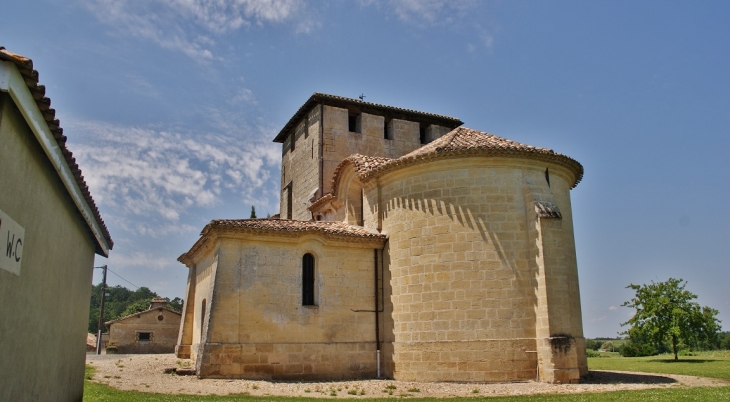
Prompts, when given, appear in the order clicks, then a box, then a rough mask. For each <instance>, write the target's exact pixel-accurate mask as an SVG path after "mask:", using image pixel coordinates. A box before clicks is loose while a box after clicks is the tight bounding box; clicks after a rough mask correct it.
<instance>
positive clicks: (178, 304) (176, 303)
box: [167, 297, 185, 313]
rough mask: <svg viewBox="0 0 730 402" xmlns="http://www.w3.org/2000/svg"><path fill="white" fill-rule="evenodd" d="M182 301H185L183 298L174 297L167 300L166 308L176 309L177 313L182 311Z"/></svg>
mask: <svg viewBox="0 0 730 402" xmlns="http://www.w3.org/2000/svg"><path fill="white" fill-rule="evenodd" d="M184 303H185V301H184V300H183V299H181V298H179V297H176V298H174V299H172V300H170V301H169V302H167V308H169V309H170V310H173V311H177V312H178V313H182V309H183V304H184Z"/></svg>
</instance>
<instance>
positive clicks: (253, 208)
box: [249, 205, 256, 219]
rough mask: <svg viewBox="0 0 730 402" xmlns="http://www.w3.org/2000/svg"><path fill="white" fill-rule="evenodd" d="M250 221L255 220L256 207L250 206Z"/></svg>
mask: <svg viewBox="0 0 730 402" xmlns="http://www.w3.org/2000/svg"><path fill="white" fill-rule="evenodd" d="M249 218H250V219H256V207H254V206H253V205H251V216H249Z"/></svg>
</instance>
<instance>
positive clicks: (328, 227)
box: [201, 218, 386, 239]
mask: <svg viewBox="0 0 730 402" xmlns="http://www.w3.org/2000/svg"><path fill="white" fill-rule="evenodd" d="M214 228H241V229H253V230H256V231H271V232H289V233H294V232H320V233H325V234H331V235H337V236H347V237H362V238H373V239H385V238H386V236H385V235H383V234H380V233H377V232H371V231H370V230H367V229H365V228H363V227H361V226H353V225H348V224H346V223H343V222H321V221H297V220H289V219H267V218H263V219H216V220H213V221H211V222H210V223H209V224H208V225H207V226H206V227H205V228H204V229H203V232H202V233H201V234H202V235H205V234H207V233H208V232H209V231H210V230H212V229H214Z"/></svg>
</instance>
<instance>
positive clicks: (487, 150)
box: [333, 127, 583, 188]
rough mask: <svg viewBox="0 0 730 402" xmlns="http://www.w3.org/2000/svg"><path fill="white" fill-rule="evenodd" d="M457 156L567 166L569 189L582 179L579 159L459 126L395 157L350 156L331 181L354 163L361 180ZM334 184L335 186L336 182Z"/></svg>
mask: <svg viewBox="0 0 730 402" xmlns="http://www.w3.org/2000/svg"><path fill="white" fill-rule="evenodd" d="M459 156H495V157H507V158H527V159H535V160H541V161H546V162H551V163H555V164H558V165H561V166H563V167H565V168H567V169H568V170H570V171H572V172H573V174H574V175H575V182H573V183H572V185H571V188H573V187H575V186H577V185H578V183H579V182H580V181H581V179H582V178H583V166H582V165H581V164H580V163H578V161H576V160H575V159H573V158H570V157H568V156H566V155H562V154H559V153H557V152H555V151H553V150H552V149H549V148H541V147H535V146H532V145H527V144H523V143H520V142H516V141H512V140H508V139H506V138H502V137H499V136H496V135H494V134H489V133H485V132H483V131H479V130H474V129H471V128H466V127H458V128H456V129H454V130H452V131H450V132H449V133H447V134H446V135H444V136H442V137H440V138H437V139H436V140H434V141H432V142H430V143H429V144H426V145H424V146H422V147H421V148H418V149H416V150H415V151H413V152H411V153H409V154H406V155H403V156H401V157H400V158H397V159H388V158H374V157H368V156H363V155H358V154H355V155H351V156H349V157H348V158H346V159H345V160H343V161H342V162H341V163H340V165H339V166H338V167H337V169H336V171H335V175H334V177H333V180H337V178H338V176H339V174H338V173H339V171H340V170H341V168H343V167H344V166H346V165H347V164H352V165H354V167H355V171H356V173H357V175H358V177H360V179H361V180H367V179H369V178H373V177H379V176H382V175H383V174H385V173H387V172H390V171H393V170H396V169H399V168H401V167H406V166H410V165H414V164H419V163H424V162H427V161H430V160H434V159H440V158H448V157H459ZM333 184H335V185H336V183H333ZM333 188H334V186H333Z"/></svg>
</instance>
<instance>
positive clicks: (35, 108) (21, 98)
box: [0, 48, 114, 257]
mask: <svg viewBox="0 0 730 402" xmlns="http://www.w3.org/2000/svg"><path fill="white" fill-rule="evenodd" d="M0 50H3V51H4V48H0ZM26 60H27V59H26ZM28 63H30V61H28ZM31 72H32V74H33V75H35V77H36V79H37V73H36V72H35V70H31ZM26 75H27V74H26ZM31 87H39V85H37V81H36V82H32V79H30V78H29V81H26V79H25V78H24V77H23V75H22V74H21V72H20V70H19V67H18V66H17V65H16V63H14V62H13V61H6V60H3V58H0V91H2V92H6V93H8V94H9V95H10V98H11V99H12V100H13V102H14V103H15V104H16V106H17V107H18V109H19V110H20V112H21V114H22V115H23V118H24V119H25V121H26V123H27V124H28V126H29V127H30V129H31V131H32V132H33V135H34V136H35V137H36V139H37V140H38V143H39V144H40V146H41V148H42V149H43V151H44V153H45V154H46V156H47V157H48V159H49V161H50V162H51V164H52V165H53V167H54V169H55V170H56V172H57V173H58V175H59V177H60V179H61V182H62V183H63V185H64V187H65V188H66V190H67V191H68V194H69V195H70V196H71V199H72V200H73V203H74V204H75V206H76V208H77V209H78V211H79V213H80V214H81V216H82V217H83V219H84V221H85V222H86V224H87V226H88V227H89V229H90V230H91V233H92V235H93V237H94V239H95V241H96V253H97V254H99V255H101V256H104V257H108V256H109V251H110V250H111V249H112V247H113V246H114V242H113V241H112V240H111V236H110V235H109V232H108V230H107V228H106V225H105V224H104V223H103V221H102V220H101V217H100V215H99V212H98V210H97V209H96V206H95V205H94V203H93V199H91V195H90V194H89V191H88V187H86V184H85V183H84V180H83V176H81V171H80V169H78V166H77V165H75V161H73V158H72V157H71V155H70V152H69V151H68V150H67V149H65V146H61V145H59V140H60V141H64V142H65V137H63V136H61V135H60V134H58V135H57V136H56V135H54V133H53V132H51V129H50V127H49V124H53V125H54V126H56V128H57V130H56V131H60V128H59V127H58V120H56V119H55V118H53V115H55V113H53V112H50V111H52V109H48V110H47V112H48V113H46V114H48V115H49V118H50V119H51V122H50V123H49V121H48V120H49V118H46V116H45V115H44V113H43V112H42V111H41V108H40V107H39V102H40V103H45V102H46V101H47V102H48V104H50V100H48V98H45V97H43V96H42V94H41V95H40V99H39V100H38V101H36V99H35V98H34V96H33V94H32V93H31ZM56 137H59V138H56ZM64 151H65V152H64ZM68 159H71V161H69V160H68ZM70 163H73V164H74V168H73V169H72V167H71V166H70ZM82 186H83V189H82Z"/></svg>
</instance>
